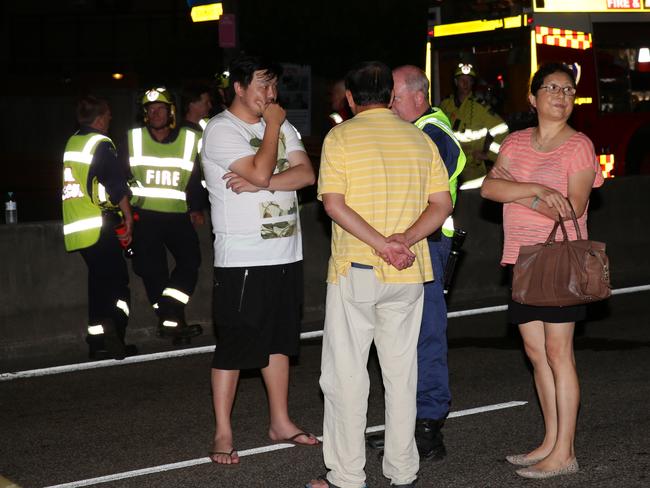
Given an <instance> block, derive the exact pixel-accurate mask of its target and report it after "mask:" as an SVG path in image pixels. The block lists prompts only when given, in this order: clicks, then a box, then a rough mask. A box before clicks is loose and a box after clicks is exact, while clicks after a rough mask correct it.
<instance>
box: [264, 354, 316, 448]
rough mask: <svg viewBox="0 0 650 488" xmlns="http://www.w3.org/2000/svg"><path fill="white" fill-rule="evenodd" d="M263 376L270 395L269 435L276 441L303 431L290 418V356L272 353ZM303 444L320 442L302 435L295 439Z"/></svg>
mask: <svg viewBox="0 0 650 488" xmlns="http://www.w3.org/2000/svg"><path fill="white" fill-rule="evenodd" d="M262 377H263V378H264V384H265V385H266V391H267V395H268V397H269V418H270V421H271V424H270V426H269V437H270V438H271V439H272V440H274V441H279V440H284V439H289V438H290V437H292V436H293V435H295V434H297V433H298V432H300V431H301V429H300V428H298V427H297V426H296V424H294V423H293V422H292V421H291V419H290V418H289V407H288V401H289V357H288V356H285V355H284V354H271V355H270V356H269V365H268V366H267V367H266V368H263V369H262ZM294 441H295V442H298V443H301V444H307V445H312V444H318V440H317V439H315V438H313V437H310V436H307V435H302V436H298V437H297V438H295V439H294Z"/></svg>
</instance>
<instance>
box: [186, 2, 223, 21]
mask: <svg viewBox="0 0 650 488" xmlns="http://www.w3.org/2000/svg"><path fill="white" fill-rule="evenodd" d="M191 15H192V22H207V21H209V20H219V17H221V16H222V15H223V4H222V3H221V2H219V3H210V4H208V5H197V6H196V7H192V12H191Z"/></svg>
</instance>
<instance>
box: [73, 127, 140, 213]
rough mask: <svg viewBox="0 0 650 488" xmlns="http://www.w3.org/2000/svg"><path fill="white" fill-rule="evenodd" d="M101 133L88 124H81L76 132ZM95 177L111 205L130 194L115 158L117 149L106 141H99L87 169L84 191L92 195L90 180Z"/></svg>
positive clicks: (85, 133)
mask: <svg viewBox="0 0 650 488" xmlns="http://www.w3.org/2000/svg"><path fill="white" fill-rule="evenodd" d="M91 133H94V134H101V133H100V132H99V131H97V130H96V129H93V128H92V127H88V126H82V127H81V128H80V129H79V132H78V134H79V135H80V136H85V135H88V134H91ZM94 178H97V181H99V183H101V184H102V185H103V186H104V188H106V191H107V193H108V196H109V199H110V201H111V203H112V204H113V205H117V204H118V203H119V202H120V200H122V198H123V197H124V196H130V195H131V190H130V189H129V185H128V183H127V179H128V176H127V175H126V174H125V173H124V171H123V168H122V166H120V164H119V162H118V160H117V151H116V150H115V147H114V146H113V144H111V143H110V142H108V141H101V142H100V143H99V144H98V145H97V148H96V149H95V154H94V155H93V160H92V162H91V163H90V168H89V169H88V180H87V181H86V192H87V194H88V195H92V194H93V193H92V186H93V184H92V182H93V179H94Z"/></svg>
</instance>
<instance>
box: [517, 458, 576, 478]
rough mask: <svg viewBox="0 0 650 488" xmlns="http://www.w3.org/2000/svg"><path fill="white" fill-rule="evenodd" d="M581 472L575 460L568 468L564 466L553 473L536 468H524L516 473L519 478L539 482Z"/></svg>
mask: <svg viewBox="0 0 650 488" xmlns="http://www.w3.org/2000/svg"><path fill="white" fill-rule="evenodd" d="M578 471H580V468H579V467H578V460H577V459H574V460H573V461H571V462H570V463H569V464H567V465H566V466H563V467H561V468H558V469H554V470H552V471H541V470H539V469H535V468H522V469H518V470H517V471H515V472H516V473H517V474H518V475H519V476H522V477H524V478H532V479H537V480H543V479H546V478H553V477H555V476H563V475H565V474H575V473H577V472H578Z"/></svg>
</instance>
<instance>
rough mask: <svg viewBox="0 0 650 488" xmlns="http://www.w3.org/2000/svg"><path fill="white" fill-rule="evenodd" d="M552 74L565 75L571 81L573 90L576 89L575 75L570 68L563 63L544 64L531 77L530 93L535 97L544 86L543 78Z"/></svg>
mask: <svg viewBox="0 0 650 488" xmlns="http://www.w3.org/2000/svg"><path fill="white" fill-rule="evenodd" d="M553 73H565V74H566V75H567V76H568V77H569V79H570V80H571V84H572V85H573V88H575V87H576V75H575V73H574V72H573V70H572V69H571V68H569V67H568V66H567V65H566V64H564V63H546V64H543V65H542V66H540V67H539V69H538V70H537V72H536V73H535V74H534V75H533V79H532V80H530V93H531V94H532V95H537V92H538V91H539V89H540V87H541V86H542V85H543V84H544V78H546V77H547V76H548V75H552V74H553Z"/></svg>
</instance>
